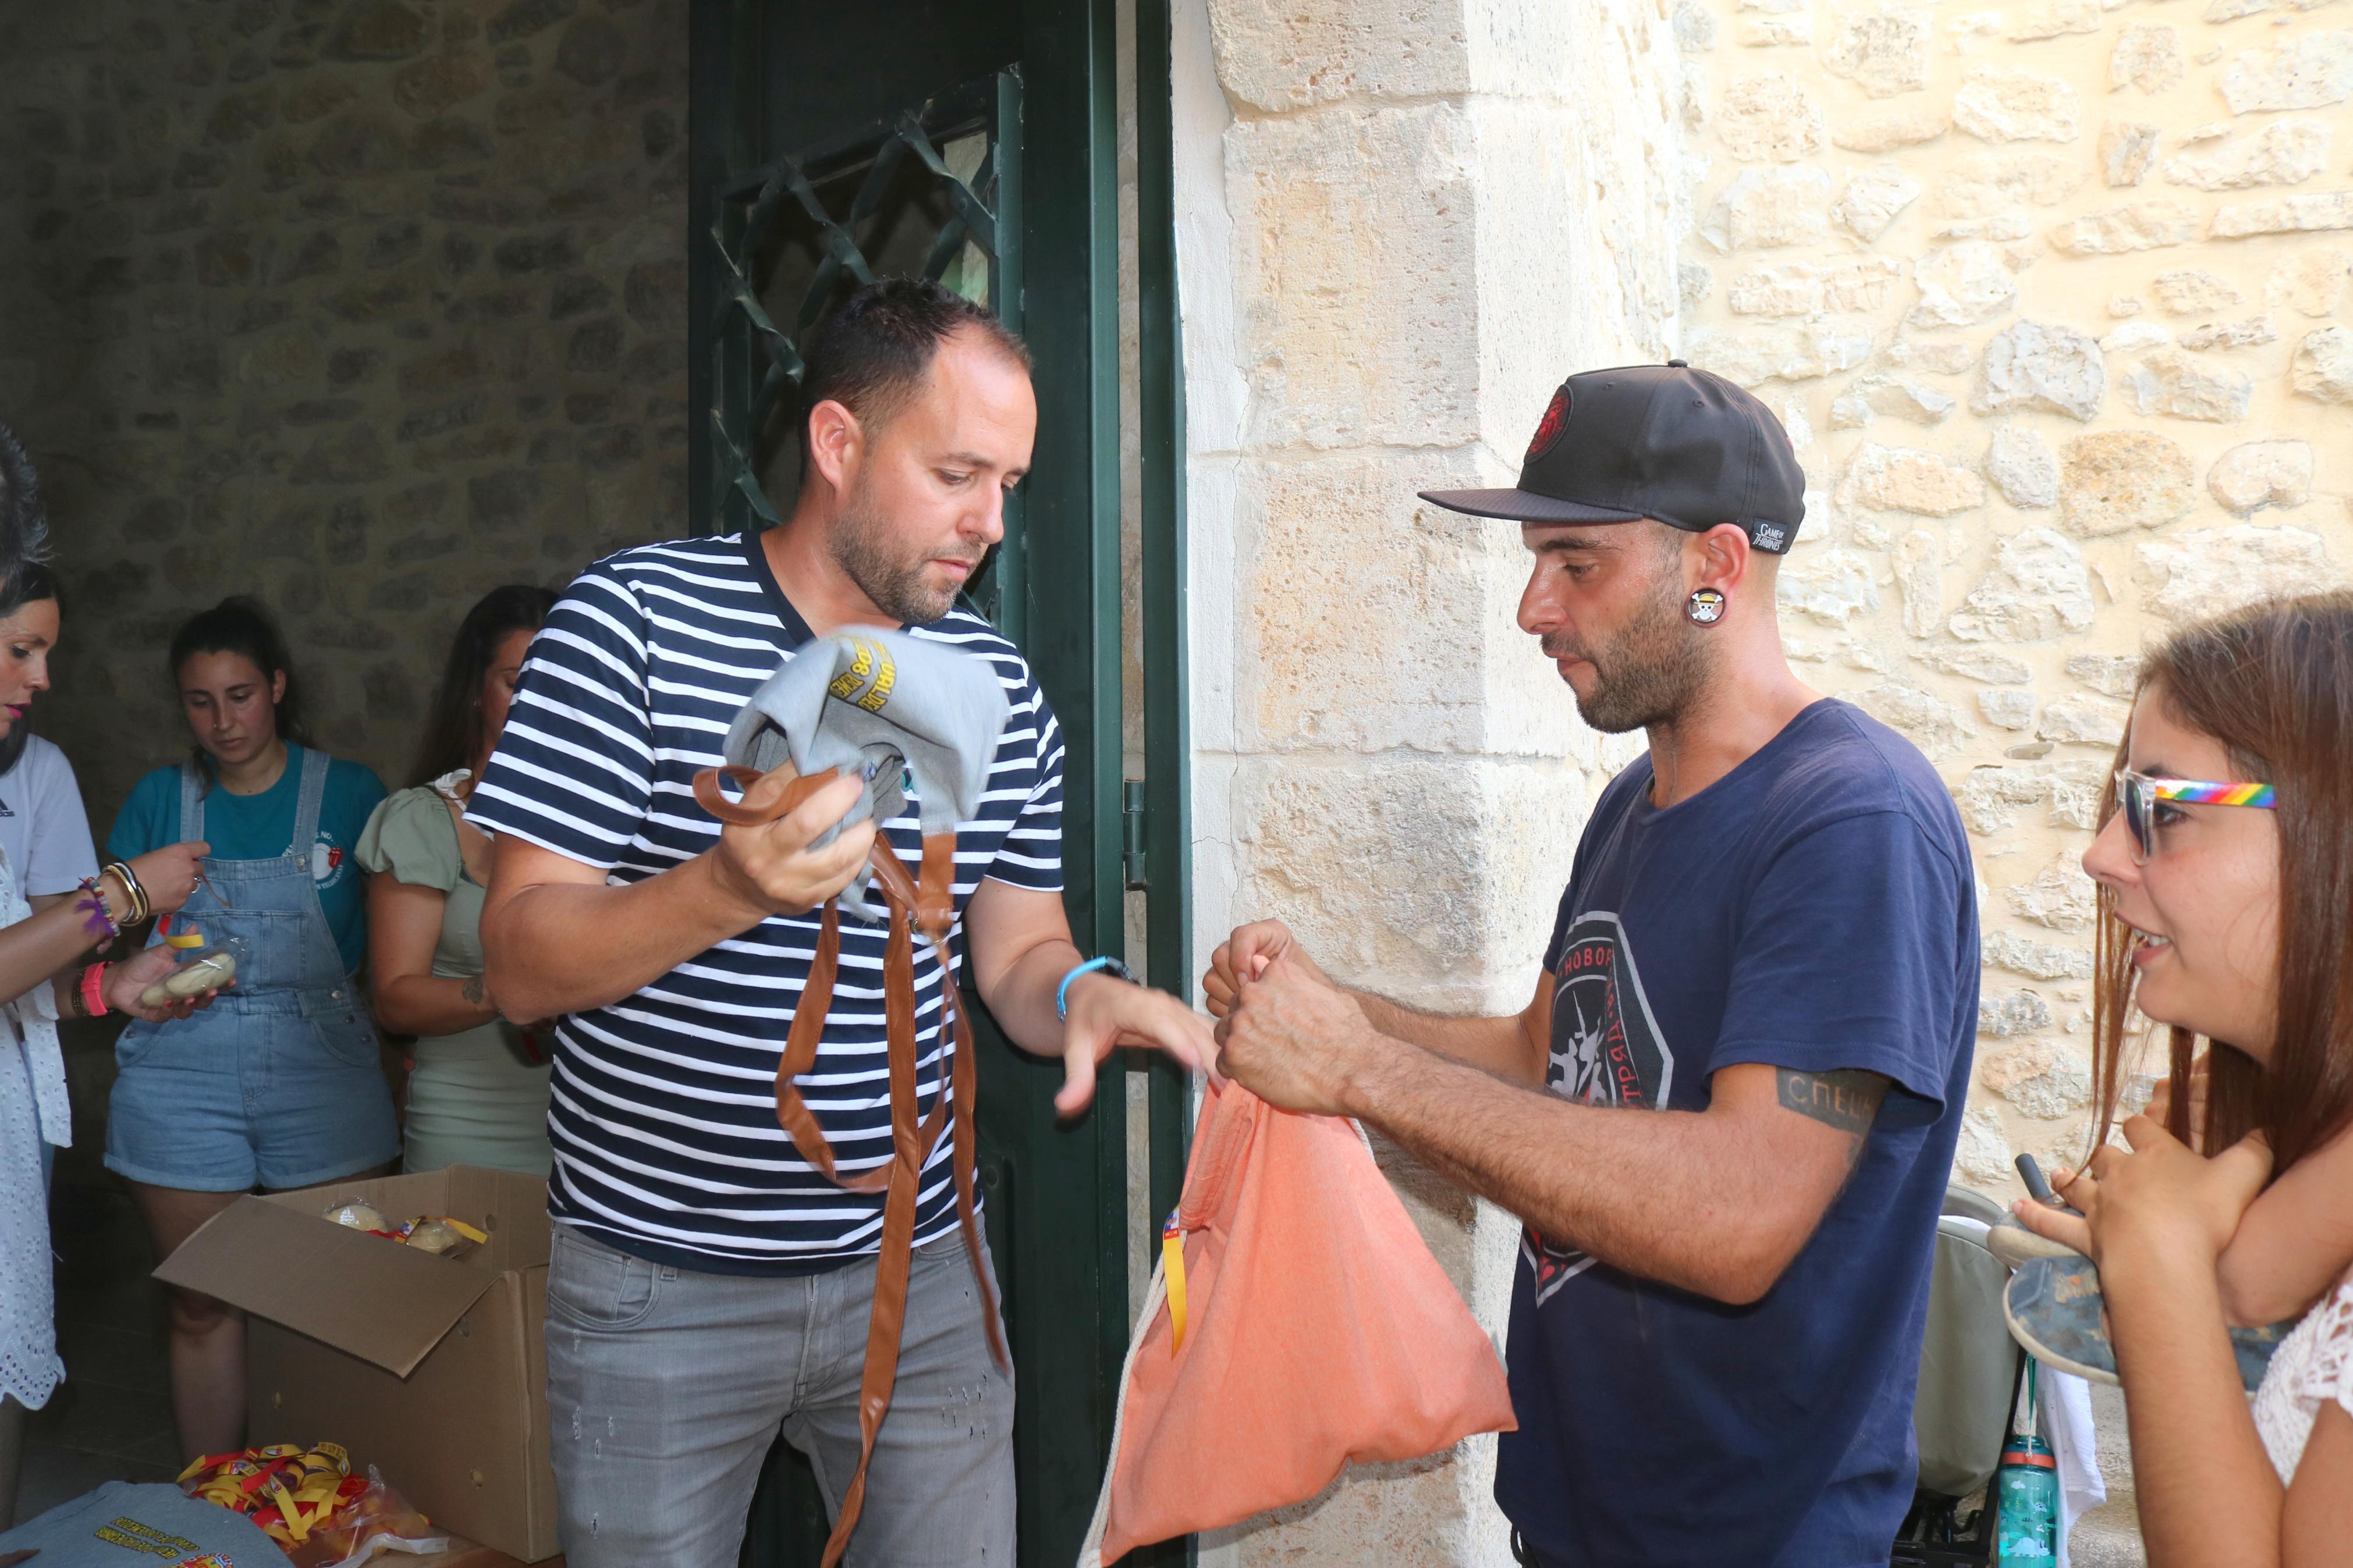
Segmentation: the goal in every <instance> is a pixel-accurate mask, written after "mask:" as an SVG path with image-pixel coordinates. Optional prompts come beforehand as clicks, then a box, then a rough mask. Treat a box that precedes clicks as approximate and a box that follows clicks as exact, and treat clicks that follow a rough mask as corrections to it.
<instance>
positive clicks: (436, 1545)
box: [286, 1465, 449, 1568]
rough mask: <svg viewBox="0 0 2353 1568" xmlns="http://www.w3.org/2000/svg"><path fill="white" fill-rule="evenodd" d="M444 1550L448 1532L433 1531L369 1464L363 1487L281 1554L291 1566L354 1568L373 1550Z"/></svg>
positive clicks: (430, 1523)
mask: <svg viewBox="0 0 2353 1568" xmlns="http://www.w3.org/2000/svg"><path fill="white" fill-rule="evenodd" d="M448 1550H449V1538H448V1536H447V1535H444V1534H442V1533H441V1532H439V1531H436V1530H435V1529H434V1528H433V1521H431V1520H429V1519H427V1518H426V1517H425V1516H424V1515H423V1514H421V1513H419V1512H418V1511H417V1510H416V1509H415V1508H413V1507H411V1506H410V1504H409V1501H408V1500H407V1499H406V1498H405V1497H403V1496H401V1495H400V1493H399V1491H398V1490H397V1489H395V1488H393V1487H390V1486H387V1485H385V1479H384V1477H383V1476H382V1475H380V1474H378V1473H377V1470H376V1468H375V1466H374V1465H370V1466H369V1467H368V1473H367V1485H366V1487H365V1488H364V1489H363V1490H362V1491H361V1492H360V1494H359V1495H358V1496H357V1497H354V1498H352V1499H351V1500H348V1501H346V1502H345V1503H344V1504H343V1507H341V1508H339V1509H337V1510H335V1511H334V1512H333V1513H332V1514H331V1515H329V1516H328V1518H327V1520H326V1522H324V1523H323V1524H322V1525H320V1526H319V1527H318V1528H317V1529H316V1530H313V1531H311V1539H310V1540H308V1541H306V1542H303V1543H302V1544H301V1545H300V1546H296V1547H292V1548H290V1549H289V1550H288V1552H287V1553H286V1555H287V1556H288V1557H289V1558H290V1559H291V1560H292V1561H293V1563H294V1568H355V1564H358V1563H364V1562H366V1561H367V1560H368V1559H369V1558H371V1557H373V1556H375V1554H376V1553H377V1552H411V1553H414V1554H416V1555H417V1556H424V1555H426V1554H427V1553H429V1552H447V1551H448Z"/></svg>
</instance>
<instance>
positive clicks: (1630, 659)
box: [1544, 572, 1709, 735]
mask: <svg viewBox="0 0 2353 1568" xmlns="http://www.w3.org/2000/svg"><path fill="white" fill-rule="evenodd" d="M1702 636H1704V634H1703V633H1702V632H1701V631H1699V629H1698V628H1697V627H1695V626H1693V625H1692V624H1691V623H1690V622H1689V621H1688V620H1686V619H1685V618H1684V616H1683V603H1682V600H1681V598H1680V596H1679V595H1678V594H1677V591H1676V584H1675V581H1674V578H1673V576H1672V574H1668V573H1663V572H1662V573H1661V574H1660V578H1659V588H1658V592H1657V593H1656V594H1654V595H1652V596H1651V598H1650V599H1649V600H1648V601H1646V602H1645V603H1644V605H1642V607H1641V610H1640V611H1639V612H1638V613H1637V614H1636V615H1635V616H1634V617H1633V618H1632V619H1631V620H1630V621H1628V622H1627V624H1626V626H1625V628H1624V629H1623V630H1622V631H1620V633H1619V634H1618V635H1617V636H1616V637H1613V638H1611V639H1610V641H1609V644H1608V645H1607V646H1605V647H1599V648H1594V647H1579V646H1578V645H1577V644H1576V643H1574V642H1573V641H1571V640H1570V639H1569V638H1568V637H1566V636H1565V635H1562V634H1559V633H1555V634H1553V635H1551V636H1548V637H1546V638H1545V639H1544V650H1545V653H1546V655H1547V656H1548V657H1550V658H1556V659H1559V658H1581V659H1584V660H1585V661H1586V662H1587V663H1588V664H1590V665H1592V666H1593V669H1594V682H1593V690H1592V693H1591V695H1589V696H1582V695H1581V696H1578V697H1577V716H1578V717H1579V718H1581V719H1583V720H1584V721H1586V723H1587V724H1588V725H1590V726H1591V727H1593V728H1594V729H1596V730H1599V731H1601V732H1602V733H1603V734H1605V735H1622V734H1624V733H1626V732H1627V731H1630V730H1643V729H1648V728H1650V727H1651V726H1652V725H1654V724H1671V723H1672V722H1673V721H1675V720H1677V719H1679V718H1681V717H1682V716H1683V713H1684V712H1685V711H1687V710H1689V709H1690V707H1691V705H1692V702H1693V700H1694V698H1695V697H1696V695H1697V694H1698V692H1699V689H1700V688H1701V687H1702V686H1703V685H1704V683H1705V681H1706V679H1707V674H1708V662H1709V661H1708V658H1707V650H1706V648H1705V647H1704V646H1703V645H1702V643H1701V641H1700V638H1701V637H1702ZM1571 690H1572V691H1574V690H1575V689H1574V688H1571Z"/></svg>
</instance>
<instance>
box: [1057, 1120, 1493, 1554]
mask: <svg viewBox="0 0 2353 1568" xmlns="http://www.w3.org/2000/svg"><path fill="white" fill-rule="evenodd" d="M1176 1226H1177V1228H1178V1229H1179V1230H1180V1231H1181V1232H1182V1248H1183V1258H1184V1267H1183V1270H1182V1275H1181V1280H1182V1288H1181V1289H1177V1288H1176V1284H1177V1282H1176V1280H1174V1279H1170V1278H1169V1276H1170V1273H1171V1271H1170V1270H1169V1269H1167V1268H1165V1267H1164V1268H1161V1269H1158V1270H1155V1273H1154V1275H1153V1281H1152V1294H1151V1296H1150V1298H1149V1299H1148V1300H1146V1302H1145V1310H1144V1316H1143V1318H1142V1320H1141V1321H1140V1322H1139V1324H1138V1326H1137V1330H1136V1335H1135V1340H1134V1342H1133V1343H1132V1344H1131V1345H1130V1346H1129V1347H1128V1355H1127V1368H1126V1371H1125V1373H1124V1375H1123V1377H1122V1379H1121V1387H1120V1406H1119V1416H1118V1420H1117V1422H1116V1424H1115V1425H1114V1426H1113V1434H1112V1464H1111V1471H1110V1474H1109V1475H1108V1476H1106V1477H1105V1478H1104V1481H1103V1496H1102V1498H1101V1500H1099V1501H1097V1503H1096V1504H1095V1517H1094V1524H1093V1527H1092V1530H1091V1531H1089V1533H1088V1537H1087V1543H1086V1545H1085V1546H1084V1547H1083V1548H1082V1551H1081V1552H1080V1555H1079V1568H1102V1565H1103V1564H1104V1563H1116V1562H1117V1561H1118V1560H1119V1559H1120V1558H1121V1557H1123V1556H1124V1555H1125V1554H1126V1553H1127V1552H1130V1551H1132V1550H1133V1549H1134V1548H1135V1547H1138V1546H1142V1545H1145V1544H1148V1543H1149V1542H1155V1541H1165V1540H1167V1539H1168V1538H1169V1537H1171V1536H1176V1535H1183V1534H1186V1533H1187V1532H1189V1531H1197V1530H1212V1529H1215V1528H1217V1527H1218V1526H1219V1525H1226V1524H1233V1523H1236V1522H1238V1521H1241V1520H1245V1519H1248V1518H1250V1516H1251V1515H1252V1514H1256V1513H1261V1512H1263V1511H1265V1510H1268V1509H1271V1508H1281V1507H1283V1506H1285V1505H1286V1504H1290V1503H1295V1502H1303V1501H1305V1500H1307V1499H1309V1498H1312V1497H1314V1495H1315V1494H1316V1493H1317V1492H1319V1491H1322V1490H1323V1489H1324V1487H1325V1486H1327V1485H1329V1484H1330V1483H1331V1481H1332V1479H1333V1478H1334V1477H1335V1476H1337V1475H1338V1474H1339V1473H1340V1471H1341V1469H1342V1468H1344V1467H1345V1466H1347V1465H1349V1464H1351V1463H1359V1464H1361V1463H1368V1462H1372V1461H1376V1460H1384V1459H1411V1458H1420V1457H1421V1456H1422V1455H1424V1454H1430V1453H1435V1452H1437V1451H1438V1450H1439V1449H1440V1448H1444V1447H1449V1446H1450V1445H1451V1444H1453V1443H1455V1442H1457V1441H1459V1440H1460V1439H1461V1438H1463V1437H1466V1436H1470V1435H1471V1434H1472V1433H1473V1432H1498V1431H1510V1430H1512V1429H1513V1428H1514V1427H1515V1426H1518V1422H1517V1421H1515V1420H1514V1418H1513V1415H1512V1399H1511V1394H1510V1392H1509V1391H1508V1390H1507V1388H1506V1387H1505V1385H1504V1368H1503V1363H1501V1362H1499V1361H1498V1360H1497V1359H1496V1357H1495V1349H1494V1346H1493V1344H1492V1343H1490V1342H1489V1341H1488V1339H1487V1336H1486V1334H1485V1332H1484V1331H1482V1330H1481V1329H1480V1327H1479V1325H1478V1323H1477V1322H1476V1321H1474V1320H1473V1319H1472V1316H1471V1312H1470V1310H1469V1309H1468V1308H1467V1307H1465V1306H1464V1305H1463V1304H1462V1297H1461V1293H1460V1292H1459V1291H1457V1290H1456V1289H1455V1288H1454V1283H1453V1281H1452V1280H1451V1279H1448V1278H1447V1277H1446V1274H1445V1271H1444V1270H1443V1269H1441V1268H1439V1266H1438V1260H1437V1259H1436V1258H1432V1257H1431V1256H1430V1248H1429V1247H1426V1246H1425V1245H1423V1243H1422V1239H1421V1235H1420V1233H1419V1231H1417V1230H1416V1229H1415V1228H1414V1225H1413V1221H1412V1220H1411V1219H1410V1218H1409V1217H1408V1216H1407V1215H1406V1212H1405V1206H1404V1205H1402V1204H1400V1203H1399V1202H1398V1196H1397V1194H1396V1193H1395V1192H1393V1191H1391V1190H1390V1187H1389V1184H1388V1179H1387V1178H1385V1177H1384V1176H1383V1175H1382V1174H1381V1173H1380V1170H1379V1168H1378V1167H1377V1166H1376V1165H1375V1164H1374V1163H1373V1153H1372V1150H1371V1149H1370V1148H1369V1147H1367V1146H1366V1142H1365V1140H1364V1135H1363V1134H1362V1133H1360V1132H1359V1131H1356V1127H1355V1126H1354V1125H1353V1124H1352V1123H1350V1122H1348V1121H1343V1120H1341V1119H1339V1118H1337V1117H1330V1116H1298V1115H1293V1114H1292V1113H1291V1112H1289V1111H1282V1110H1275V1109H1274V1108H1273V1107H1272V1106H1270V1105H1268V1104H1267V1103H1266V1101H1264V1100H1261V1099H1259V1098H1258V1096H1256V1095H1254V1094H1252V1093H1250V1090H1248V1089H1244V1088H1242V1087H1241V1086H1240V1085H1239V1084H1230V1085H1229V1086H1227V1088H1226V1089H1224V1090H1222V1091H1219V1090H1218V1089H1211V1090H1210V1091H1209V1092H1208V1098H1207V1100H1205V1101H1204V1102H1203V1105H1202V1109H1201V1121H1200V1125H1199V1128H1198V1130H1197V1131H1196V1132H1195V1134H1194V1142H1193V1158H1192V1162H1191V1163H1190V1164H1189V1166H1188V1167H1187V1170H1186V1173H1185V1193H1184V1197H1183V1200H1182V1201H1181V1202H1180V1203H1179V1204H1178V1205H1177V1210H1176ZM1176 1300H1181V1302H1182V1304H1181V1306H1179V1307H1177V1308H1176V1311H1172V1310H1171V1308H1172V1303H1174V1302H1175V1301H1176ZM1178 1311H1181V1313H1182V1314H1183V1318H1184V1323H1183V1329H1182V1334H1181V1341H1180V1336H1179V1334H1178V1331H1177V1325H1176V1321H1175V1317H1176V1312H1178Z"/></svg>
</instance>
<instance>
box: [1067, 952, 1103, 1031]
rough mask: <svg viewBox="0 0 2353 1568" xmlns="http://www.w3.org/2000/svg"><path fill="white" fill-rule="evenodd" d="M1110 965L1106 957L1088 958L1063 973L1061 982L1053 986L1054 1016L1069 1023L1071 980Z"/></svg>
mask: <svg viewBox="0 0 2353 1568" xmlns="http://www.w3.org/2000/svg"><path fill="white" fill-rule="evenodd" d="M1110 965H1111V960H1110V959H1108V958H1090V959H1088V960H1087V961H1086V962H1085V963H1082V964H1080V965H1079V966H1078V967H1077V968H1075V969H1073V970H1071V972H1070V973H1068V974H1065V975H1063V976H1062V983H1061V984H1060V985H1057V986H1055V987H1054V1016H1055V1017H1057V1018H1060V1020H1061V1021H1062V1022H1063V1023H1065V1024H1067V1023H1069V1022H1070V1021H1071V981H1073V980H1076V979H1077V978H1078V977H1079V976H1080V975H1082V974H1092V973H1094V972H1095V971H1096V970H1098V969H1106V968H1109V967H1110Z"/></svg>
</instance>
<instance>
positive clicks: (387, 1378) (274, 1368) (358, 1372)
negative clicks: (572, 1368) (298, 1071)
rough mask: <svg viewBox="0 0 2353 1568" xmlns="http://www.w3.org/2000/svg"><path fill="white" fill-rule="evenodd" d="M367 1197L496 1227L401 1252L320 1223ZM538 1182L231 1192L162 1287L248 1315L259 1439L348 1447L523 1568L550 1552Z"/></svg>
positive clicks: (457, 1175)
mask: <svg viewBox="0 0 2353 1568" xmlns="http://www.w3.org/2000/svg"><path fill="white" fill-rule="evenodd" d="M354 1198H356V1199H360V1200H363V1201H364V1202H366V1203H370V1204H373V1205H375V1207H376V1208H377V1209H378V1210H379V1211H380V1212H381V1213H382V1214H383V1215H384V1216H385V1218H386V1219H388V1220H390V1221H392V1222H394V1223H395V1224H397V1223H399V1222H400V1221H403V1220H407V1219H413V1218H415V1217H416V1216H417V1215H449V1216H450V1217H451V1218H454V1219H461V1220H464V1221H466V1222H467V1223H468V1224H469V1225H471V1226H475V1227H476V1228H477V1229H480V1230H482V1231H485V1232H488V1233H489V1236H490V1241H489V1243H488V1244H487V1245H485V1246H482V1247H475V1248H473V1249H472V1250H470V1251H469V1252H468V1253H466V1254H465V1255H464V1256H462V1257H455V1258H450V1257H435V1256H433V1255H431V1254H429V1253H422V1252H411V1251H410V1250H409V1249H408V1248H407V1247H403V1246H400V1245H399V1244H397V1243H396V1242H391V1241H386V1240H385V1239H384V1238H383V1237H376V1236H370V1235H368V1234H367V1233H366V1232H364V1231H357V1230H352V1229H349V1228H347V1227H346V1226H339V1225H337V1224H335V1223H334V1222H333V1221H332V1220H329V1219H326V1218H324V1217H323V1216H322V1210H324V1209H326V1208H327V1207H329V1206H330V1205H332V1204H339V1203H343V1202H345V1201H348V1200H350V1199H354ZM551 1239H552V1238H551V1235H550V1232H549V1228H548V1218H547V1184H546V1183H544V1182H543V1181H541V1180H540V1179H539V1178H537V1177H535V1176H521V1175H516V1174H513V1173H511V1172H505V1171H485V1170H480V1169H478V1168H476V1167H474V1166H470V1165H453V1166H450V1167H449V1168H448V1169H447V1170H443V1171H432V1172H427V1173H423V1174H420V1175H415V1176H384V1177H379V1178H377V1179H376V1180H374V1181H364V1182H334V1183H331V1184H327V1185H325V1186H319V1187H306V1188H303V1189H301V1191H299V1192H290V1193H272V1194H268V1195H266V1196H248V1197H243V1198H239V1199H238V1200H237V1202H236V1203H233V1204H231V1205H229V1206H228V1207H227V1209H225V1210H223V1211H222V1212H221V1213H220V1214H218V1215H215V1216H214V1217H213V1218H212V1219H211V1220H210V1221H208V1222H207V1223H206V1225H205V1226H204V1227H203V1228H202V1229H200V1230H198V1231H197V1232H196V1233H195V1235H194V1236H192V1237H189V1238H188V1239H187V1240H186V1242H185V1243H184V1244H182V1246H181V1247H180V1249H179V1250H178V1251H176V1252H174V1253H173V1254H172V1256H171V1257H170V1258H165V1259H164V1263H163V1265H162V1266H161V1267H160V1268H157V1269H156V1270H155V1278H157V1279H161V1280H163V1281H164V1283H165V1284H168V1285H178V1286H181V1287H183V1288H185V1289H190V1290H201V1291H203V1292H205V1293H206V1294H207V1295H211V1296H217V1297H219V1298H220V1299H221V1300H224V1301H227V1302H228V1303H229V1304H230V1305H232V1306H236V1307H241V1308H243V1309H244V1310H246V1312H247V1313H248V1314H249V1317H248V1328H247V1333H246V1399H247V1409H248V1413H249V1414H248V1440H249V1441H251V1442H253V1443H255V1444H267V1443H287V1442H292V1443H301V1444H304V1445H306V1446H307V1445H309V1444H311V1443H316V1442H320V1441H322V1440H324V1441H327V1442H332V1443H340V1444H342V1445H343V1447H344V1448H346V1449H348V1450H349V1451H350V1453H351V1456H352V1467H353V1469H354V1470H355V1471H359V1472H362V1473H364V1470H365V1468H366V1467H367V1466H369V1465H375V1466H376V1467H377V1468H379V1469H381V1470H382V1471H383V1472H384V1478H385V1480H387V1481H389V1482H390V1483H391V1484H392V1485H394V1486H396V1487H397V1488H399V1489H400V1490H401V1491H402V1492H404V1493H406V1495H407V1497H408V1500H410V1501H411V1502H413V1503H415V1504H416V1505H417V1507H418V1508H420V1509H422V1510H425V1512H426V1513H427V1514H428V1515H429V1516H431V1518H432V1519H433V1521H435V1522H436V1523H438V1524H444V1525H447V1526H448V1528H449V1529H451V1530H452V1531H456V1532H458V1533H459V1534H460V1535H464V1536H467V1537H469V1538H470V1539H471V1540H474V1541H478V1542H481V1543H482V1544H484V1545H486V1546H491V1547H495V1548H497V1549H498V1550H499V1551H501V1552H506V1553H508V1554H509V1555H511V1556H513V1557H516V1558H520V1559H521V1560H522V1561H523V1562H526V1563H535V1562H538V1561H539V1560H540V1559H542V1558H544V1557H549V1556H552V1555H554V1552H555V1549H556V1542H555V1474H554V1470H553V1469H552V1468H550V1466H549V1463H548V1449H547V1350H546V1344H545V1341H544V1339H543V1321H544V1320H545V1318H546V1313H547V1258H548V1249H549V1246H550V1242H551Z"/></svg>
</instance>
